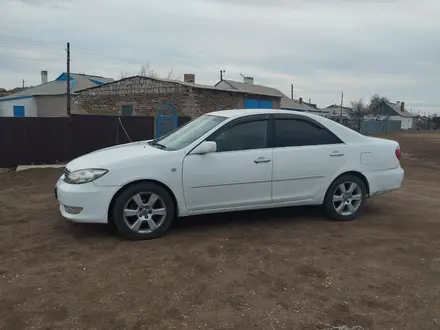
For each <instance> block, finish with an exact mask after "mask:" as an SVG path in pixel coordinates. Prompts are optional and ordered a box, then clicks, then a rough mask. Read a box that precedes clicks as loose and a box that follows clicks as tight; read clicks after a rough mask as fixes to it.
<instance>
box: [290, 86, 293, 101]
mask: <svg viewBox="0 0 440 330" xmlns="http://www.w3.org/2000/svg"><path fill="white" fill-rule="evenodd" d="M290 98H291V99H292V100H293V84H291V85H290Z"/></svg>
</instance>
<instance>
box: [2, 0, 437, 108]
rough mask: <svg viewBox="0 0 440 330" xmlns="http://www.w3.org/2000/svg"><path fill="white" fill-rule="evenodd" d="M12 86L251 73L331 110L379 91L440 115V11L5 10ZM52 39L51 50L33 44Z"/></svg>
mask: <svg viewBox="0 0 440 330" xmlns="http://www.w3.org/2000/svg"><path fill="white" fill-rule="evenodd" d="M5 1H6V5H5V6H2V8H6V10H3V11H2V12H0V86H2V87H3V86H4V87H14V86H15V85H17V84H19V82H21V80H22V79H25V80H27V81H29V82H32V83H33V84H37V83H38V82H39V71H40V70H43V69H47V70H48V71H49V73H50V74H51V73H52V74H53V75H54V76H56V75H58V74H59V72H61V71H63V70H64V66H65V57H64V47H65V43H66V42H67V41H70V43H71V48H72V70H74V71H78V72H87V73H90V74H101V75H104V76H113V77H114V78H117V77H118V76H119V74H120V73H121V72H127V73H128V74H136V73H137V72H138V70H139V68H140V66H141V65H142V64H145V63H147V62H149V63H150V66H151V67H152V68H153V69H154V70H156V71H158V72H159V73H160V74H162V75H166V74H167V72H168V71H169V70H170V69H171V68H173V72H174V74H175V75H177V76H178V77H179V78H181V76H183V73H186V72H194V73H196V80H197V82H200V83H207V84H213V83H215V82H217V81H218V77H219V70H220V69H224V70H226V77H227V78H229V79H237V80H238V79H240V73H242V74H246V75H251V76H254V78H255V83H260V84H267V85H270V86H273V87H276V88H279V89H280V90H282V91H283V92H284V93H286V94H288V95H289V93H290V84H294V85H295V95H296V96H297V97H299V96H302V97H304V98H305V99H308V98H311V99H312V101H314V102H317V103H318V104H319V105H320V106H323V107H324V106H327V105H329V104H332V103H335V102H339V97H340V93H341V91H342V90H343V91H344V94H345V96H346V97H345V100H347V101H346V103H347V104H348V103H349V100H356V99H359V98H360V97H363V98H365V99H368V98H369V97H370V95H371V94H373V93H379V94H381V95H385V96H388V97H389V98H390V99H391V100H401V101H406V104H407V105H408V107H409V108H411V107H412V108H414V110H420V111H422V112H424V111H432V112H439V113H440V99H439V97H438V96H437V94H438V92H437V90H436V89H437V86H439V85H440V78H439V77H440V63H439V61H438V60H437V59H438V58H440V43H438V42H437V40H439V39H440V20H438V17H439V16H440V3H439V2H435V1H430V0H421V1H418V2H414V1H409V0H394V1H392V0H376V1H372V0H368V1H367V0H357V1H348V0H325V1H323V0H312V1H311V0H307V1H304V0H252V1H251V0H185V1H181V0H162V1H159V2H154V5H153V4H152V2H151V1H145V0H125V1H124V2H121V1H116V0H94V1H89V0H70V1H59V0H56V1H55V0H32V1H30V0H27V1H26V0H0V4H1V3H2V2H5ZM32 41H43V42H32Z"/></svg>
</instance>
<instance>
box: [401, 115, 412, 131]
mask: <svg viewBox="0 0 440 330" xmlns="http://www.w3.org/2000/svg"><path fill="white" fill-rule="evenodd" d="M413 119H414V118H410V117H402V124H401V126H400V128H401V129H412V128H413Z"/></svg>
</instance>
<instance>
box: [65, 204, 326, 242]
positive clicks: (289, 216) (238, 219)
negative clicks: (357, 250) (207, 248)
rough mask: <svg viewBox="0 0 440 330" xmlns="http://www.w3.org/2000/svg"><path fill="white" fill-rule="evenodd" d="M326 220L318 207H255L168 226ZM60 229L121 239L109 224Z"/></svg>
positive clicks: (197, 228) (176, 230)
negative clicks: (258, 208) (254, 208)
mask: <svg viewBox="0 0 440 330" xmlns="http://www.w3.org/2000/svg"><path fill="white" fill-rule="evenodd" d="M308 221H326V219H325V216H324V213H323V211H322V209H321V208H320V207H312V206H300V207H289V208H276V209H265V210H254V211H240V212H226V213H216V214H208V215H199V216H189V217H183V218H177V219H176V221H174V222H173V224H172V226H171V228H170V234H172V235H174V234H177V235H180V234H181V233H185V232H191V233H200V232H205V231H206V232H209V231H212V230H216V229H220V228H229V229H230V230H233V229H234V227H235V228H237V227H243V226H250V227H259V226H272V227H273V226H277V227H279V226H283V225H287V224H291V223H292V222H294V223H301V222H308ZM62 228H63V229H62V231H63V232H64V233H66V234H68V235H69V236H71V237H72V238H74V239H78V240H89V239H96V238H100V239H101V238H102V239H105V240H115V241H120V240H124V239H123V238H122V237H121V236H120V235H119V234H118V232H117V230H116V228H115V227H114V226H112V225H106V224H83V223H67V224H66V225H65V226H62Z"/></svg>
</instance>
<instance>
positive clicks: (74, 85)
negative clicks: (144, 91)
mask: <svg viewBox="0 0 440 330" xmlns="http://www.w3.org/2000/svg"><path fill="white" fill-rule="evenodd" d="M66 81H67V74H66V73H65V72H64V73H62V74H61V75H60V76H59V77H58V78H57V79H55V80H53V81H50V82H48V83H45V84H41V85H38V86H35V87H31V88H27V89H25V90H22V91H20V92H18V93H14V94H11V95H7V96H5V97H2V98H0V101H1V100H6V99H14V98H19V97H20V98H21V97H32V96H39V95H40V96H41V95H64V94H66V89H67V88H66ZM111 81H113V79H111V78H104V77H99V76H91V75H86V74H80V73H71V74H70V86H71V87H70V91H71V93H75V92H77V91H79V90H81V89H85V88H89V87H94V86H98V85H102V84H105V83H108V82H111Z"/></svg>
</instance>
